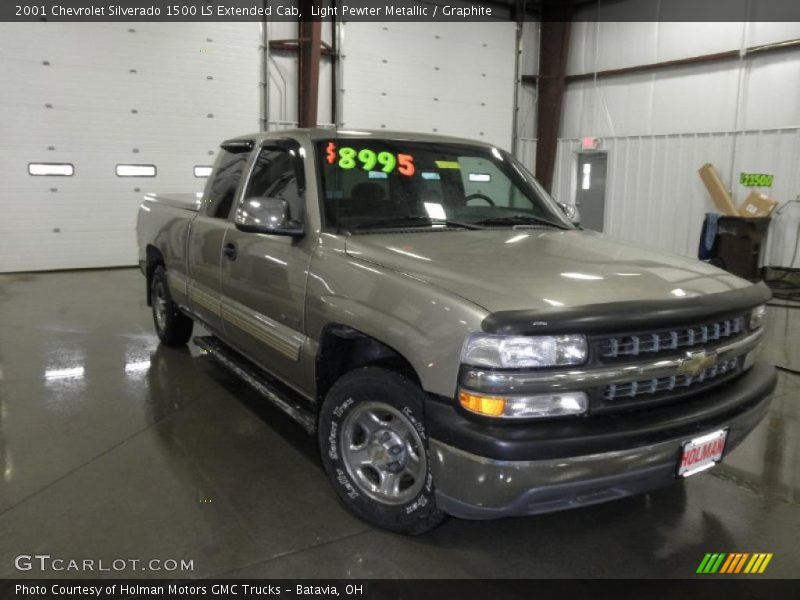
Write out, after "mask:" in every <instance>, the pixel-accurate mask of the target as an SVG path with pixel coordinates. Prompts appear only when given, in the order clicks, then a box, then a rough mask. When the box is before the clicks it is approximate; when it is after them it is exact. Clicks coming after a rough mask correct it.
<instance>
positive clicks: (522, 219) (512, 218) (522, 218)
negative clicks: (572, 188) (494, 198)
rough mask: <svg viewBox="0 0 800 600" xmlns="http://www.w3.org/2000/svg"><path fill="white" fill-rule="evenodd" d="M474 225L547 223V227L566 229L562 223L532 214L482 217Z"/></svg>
mask: <svg viewBox="0 0 800 600" xmlns="http://www.w3.org/2000/svg"><path fill="white" fill-rule="evenodd" d="M475 225H488V226H492V225H547V226H548V227H557V228H558V229H566V227H564V225H561V224H559V223H553V222H552V221H548V220H547V219H542V218H541V217H534V216H532V215H507V216H504V217H492V218H490V219H482V220H480V221H475Z"/></svg>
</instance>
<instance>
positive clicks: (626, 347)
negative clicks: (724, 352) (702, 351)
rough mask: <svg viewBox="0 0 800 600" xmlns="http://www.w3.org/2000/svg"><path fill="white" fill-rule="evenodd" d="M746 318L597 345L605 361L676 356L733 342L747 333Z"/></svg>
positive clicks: (609, 339) (607, 340)
mask: <svg viewBox="0 0 800 600" xmlns="http://www.w3.org/2000/svg"><path fill="white" fill-rule="evenodd" d="M744 323H745V318H744V317H743V316H741V317H735V318H732V319H725V320H722V321H716V322H712V323H705V324H703V325H698V326H696V327H688V328H681V329H672V330H667V331H654V332H647V333H637V334H633V335H620V336H615V337H606V338H602V339H600V340H599V341H598V342H597V346H596V348H597V354H598V356H599V357H600V360H601V361H607V360H614V359H622V358H628V357H638V356H642V355H645V356H652V355H654V354H662V353H663V354H666V353H669V352H675V351H676V350H680V349H681V348H691V347H693V346H704V345H707V344H713V343H714V342H719V341H722V340H725V339H729V338H733V337H735V336H737V335H739V334H740V333H742V332H743V331H744Z"/></svg>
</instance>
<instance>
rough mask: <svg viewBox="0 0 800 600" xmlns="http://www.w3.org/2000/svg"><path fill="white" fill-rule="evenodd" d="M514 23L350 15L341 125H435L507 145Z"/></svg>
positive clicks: (424, 127)
mask: <svg viewBox="0 0 800 600" xmlns="http://www.w3.org/2000/svg"><path fill="white" fill-rule="evenodd" d="M515 27H516V26H515V24H514V23H508V22H503V23H475V24H469V23H436V24H429V23H353V22H351V23H348V24H347V25H346V26H345V33H344V43H343V48H342V50H343V53H344V59H343V62H344V68H343V80H344V81H343V88H344V90H345V91H344V102H343V113H342V116H343V118H342V120H343V123H344V126H345V127H352V128H375V129H381V128H385V129H400V130H407V129H410V130H416V131H422V132H428V133H431V132H436V133H441V134H446V135H455V136H460V137H468V138H475V139H481V140H485V141H490V142H492V143H496V144H498V145H500V146H502V147H504V148H510V146H511V123H512V121H513V120H512V118H511V115H512V114H513V112H512V111H513V105H514V64H515V61H514V57H515V40H516V29H515ZM409 49H413V51H411V50H409Z"/></svg>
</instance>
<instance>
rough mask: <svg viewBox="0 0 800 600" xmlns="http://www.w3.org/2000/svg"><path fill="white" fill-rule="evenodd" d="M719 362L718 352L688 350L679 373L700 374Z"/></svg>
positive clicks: (679, 367)
mask: <svg viewBox="0 0 800 600" xmlns="http://www.w3.org/2000/svg"><path fill="white" fill-rule="evenodd" d="M715 364H717V353H716V352H710V353H709V352H706V351H705V350H700V352H687V353H686V358H685V359H683V360H682V361H681V363H680V365H679V366H678V373H680V374H681V375H699V374H700V373H702V372H703V371H705V370H706V369H710V368H711V367H713V366H714V365H715Z"/></svg>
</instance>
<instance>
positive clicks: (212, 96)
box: [0, 23, 260, 272]
mask: <svg viewBox="0 0 800 600" xmlns="http://www.w3.org/2000/svg"><path fill="white" fill-rule="evenodd" d="M259 41H260V33H259V24H258V23H219V24H213V25H210V24H208V23H135V24H129V23H90V24H87V23H13V24H12V23H3V24H0V80H2V81H3V82H4V84H3V85H2V86H0V109H2V111H3V113H4V116H3V124H2V135H0V178H1V179H2V181H3V189H2V193H1V194H0V208H2V214H3V218H2V219H0V272H11V271H28V270H43V269H66V268H80V267H106V266H117V265H133V264H135V263H136V260H137V250H136V239H135V231H134V228H135V225H136V212H137V210H138V207H139V204H140V202H141V198H142V195H143V193H145V192H150V191H162V192H169V191H193V190H194V191H199V190H202V188H203V185H204V184H205V179H199V178H195V177H194V174H193V167H194V166H195V165H208V164H211V163H212V162H213V160H214V158H215V156H214V154H215V152H216V150H217V148H218V146H219V143H220V141H221V140H223V139H224V138H226V137H230V136H231V135H234V134H237V133H246V132H248V131H254V130H257V129H258V126H259V124H258V118H259V94H258V80H259V77H258V73H259V64H260V56H259V51H258V48H259ZM31 162H50V163H52V162H64V163H71V164H73V165H74V169H75V174H74V176H72V177H55V176H51V177H33V176H31V175H29V174H28V170H27V167H28V163H31ZM120 163H132V164H152V165H155V166H156V169H157V176H156V177H152V178H150V177H148V178H133V177H117V176H116V174H115V165H117V164H120Z"/></svg>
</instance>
